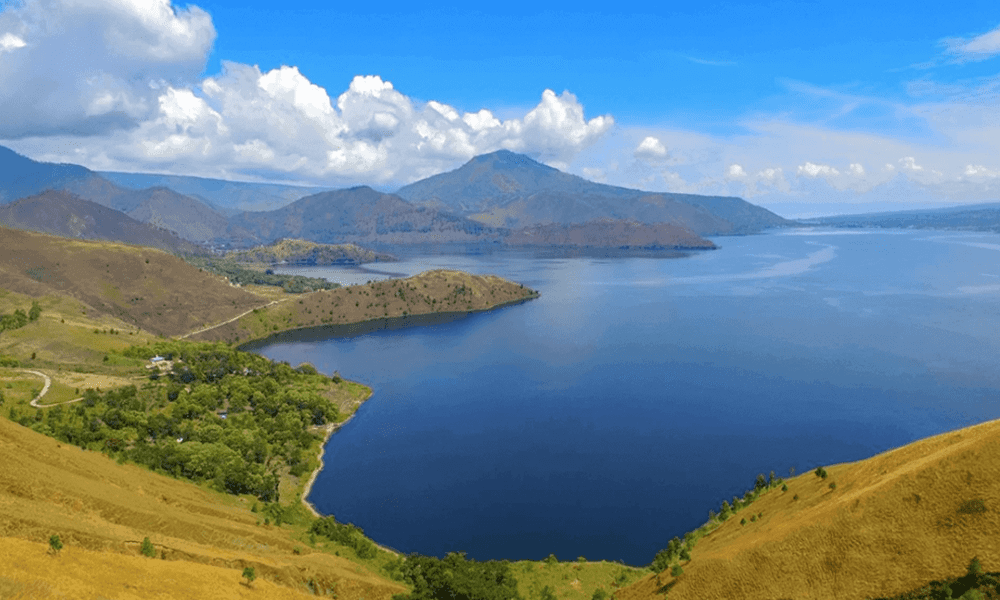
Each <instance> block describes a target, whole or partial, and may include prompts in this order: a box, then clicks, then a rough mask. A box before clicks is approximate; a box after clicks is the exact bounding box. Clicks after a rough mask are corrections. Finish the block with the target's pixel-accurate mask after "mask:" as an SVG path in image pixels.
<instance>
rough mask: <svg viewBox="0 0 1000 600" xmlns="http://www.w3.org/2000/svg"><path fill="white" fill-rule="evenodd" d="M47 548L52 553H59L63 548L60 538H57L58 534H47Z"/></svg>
mask: <svg viewBox="0 0 1000 600" xmlns="http://www.w3.org/2000/svg"><path fill="white" fill-rule="evenodd" d="M49 549H51V550H52V552H53V553H54V554H59V551H60V550H62V549H63V543H62V540H60V539H59V536H58V535H55V534H52V535H51V536H49Z"/></svg>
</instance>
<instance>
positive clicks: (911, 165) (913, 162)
mask: <svg viewBox="0 0 1000 600" xmlns="http://www.w3.org/2000/svg"><path fill="white" fill-rule="evenodd" d="M898 162H899V164H900V165H902V168H903V169H905V170H907V171H923V170H924V168H923V167H922V166H920V165H918V164H917V159H915V158H913V157H912V156H904V157H903V158H901V159H899V161H898Z"/></svg>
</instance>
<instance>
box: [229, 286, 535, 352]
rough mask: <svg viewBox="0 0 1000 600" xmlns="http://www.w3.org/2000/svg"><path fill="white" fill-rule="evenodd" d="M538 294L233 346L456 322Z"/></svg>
mask: <svg viewBox="0 0 1000 600" xmlns="http://www.w3.org/2000/svg"><path fill="white" fill-rule="evenodd" d="M539 297H541V294H540V293H538V292H535V293H534V294H532V295H530V296H525V297H523V298H516V299H514V300H508V301H506V302H499V303H497V304H494V305H492V306H490V307H488V308H476V309H472V310H454V311H441V312H426V313H416V314H410V315H406V316H402V315H397V316H391V317H375V318H373V319H366V320H364V321H351V322H349V323H327V324H325V325H307V326H305V327H292V328H289V329H283V330H281V331H277V332H274V333H269V334H268V335H267V336H266V337H260V338H250V339H248V340H246V341H245V342H238V343H236V344H235V345H234V347H235V348H236V349H237V350H240V351H242V352H256V351H257V350H258V349H259V348H261V347H264V346H267V345H270V344H274V343H282V341H283V339H282V338H291V339H294V340H295V341H301V340H302V339H307V340H309V341H319V340H326V339H334V338H349V337H355V336H358V335H364V334H366V333H372V332H374V331H381V330H383V329H397V328H399V329H402V328H408V327H420V326H422V325H428V324H438V323H445V322H450V321H455V320H458V319H464V318H466V317H468V316H471V315H474V314H479V313H487V312H490V311H493V310H497V309H501V308H507V307H510V306H516V305H518V304H523V303H525V302H528V301H530V300H536V299H538V298H539Z"/></svg>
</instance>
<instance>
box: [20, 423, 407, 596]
mask: <svg viewBox="0 0 1000 600" xmlns="http://www.w3.org/2000/svg"><path fill="white" fill-rule="evenodd" d="M0 464H2V465H4V467H3V476H2V477H0V565H3V567H2V569H0V598H4V599H5V600H6V599H7V598H32V599H39V600H43V599H47V598H122V599H125V598H162V599H173V598H177V599H181V598H183V599H193V598H212V599H226V598H281V599H283V598H306V597H315V596H312V594H311V593H310V591H309V588H308V584H309V581H310V580H311V581H312V582H313V585H314V586H315V588H316V589H320V590H333V589H335V590H336V593H337V597H339V598H341V599H345V598H362V597H363V598H366V599H369V600H370V599H388V598H390V597H391V596H392V594H394V593H399V592H401V591H404V590H403V588H402V586H400V585H399V584H397V583H394V582H392V581H389V580H387V579H385V578H383V577H380V576H378V575H376V574H374V573H372V572H370V571H368V570H366V569H365V568H364V567H363V566H361V565H358V564H357V563H353V562H349V561H348V560H347V559H342V558H340V557H337V556H331V555H329V554H325V553H322V552H317V551H314V550H312V549H311V548H309V547H308V546H307V545H303V544H298V545H299V546H300V547H301V548H303V551H302V554H300V555H297V554H294V553H293V548H294V547H295V546H296V544H295V542H294V541H293V540H292V539H290V536H289V534H288V531H287V530H285V529H280V528H273V527H261V526H258V525H257V524H256V522H257V521H256V520H257V515H256V514H254V513H252V512H250V510H249V509H248V508H247V501H246V500H244V499H240V498H235V497H231V496H224V495H221V494H218V493H214V492H210V491H206V490H204V489H201V488H199V487H197V486H194V485H192V484H189V483H184V482H180V481H176V480H174V479H170V478H168V477H164V476H161V475H157V474H155V473H151V472H149V471H147V470H146V469H144V468H141V467H136V466H132V465H118V464H116V463H115V462H113V461H112V460H110V459H108V458H107V457H106V456H104V455H102V454H97V453H92V452H86V451H83V450H81V449H80V448H77V447H70V446H67V445H62V444H60V443H59V442H57V441H56V440H53V439H51V438H48V437H45V436H42V435H40V434H37V433H34V432H32V431H31V430H29V429H26V428H23V427H20V426H19V425H16V424H14V423H11V422H10V421H7V420H5V419H0ZM52 534H58V535H59V536H60V537H61V539H62V541H63V543H64V545H65V548H64V549H63V550H62V552H61V553H60V555H59V556H51V555H49V554H48V553H47V550H48V543H47V541H48V538H49V536H50V535H52ZM146 536H149V538H150V539H151V541H152V542H153V544H154V547H155V549H156V552H157V558H155V559H151V558H146V557H144V556H141V555H140V553H139V546H140V543H141V541H142V539H143V538H144V537H146ZM246 566H252V567H254V569H255V570H256V573H257V580H256V581H255V582H254V583H253V586H252V587H251V588H248V587H246V586H244V585H241V584H240V579H241V574H242V572H243V568H244V567H246Z"/></svg>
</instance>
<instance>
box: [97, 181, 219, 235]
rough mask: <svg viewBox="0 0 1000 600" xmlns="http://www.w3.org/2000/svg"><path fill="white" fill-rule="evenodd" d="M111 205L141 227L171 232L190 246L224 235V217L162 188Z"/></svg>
mask: <svg viewBox="0 0 1000 600" xmlns="http://www.w3.org/2000/svg"><path fill="white" fill-rule="evenodd" d="M110 201H111V203H112V205H113V206H114V207H115V208H117V209H118V210H121V211H122V212H124V213H125V214H127V215H128V216H130V217H132V218H133V219H135V220H137V221H141V222H143V223H149V224H151V225H156V226H157V227H163V228H164V229H169V230H170V231H174V232H176V233H177V235H179V236H180V237H182V238H184V239H186V240H191V241H193V242H210V241H212V240H214V239H216V238H219V237H222V236H224V235H225V233H226V227H227V225H228V221H227V219H226V216H225V215H223V214H222V213H220V212H219V211H216V210H213V209H212V208H211V207H209V206H208V205H207V204H205V203H204V202H201V201H200V200H198V199H196V198H192V197H191V196H185V195H183V194H178V193H177V192H175V191H174V190H171V189H169V188H165V187H153V188H147V189H143V190H134V191H126V192H124V193H122V194H120V195H118V196H115V197H113V198H111V199H110Z"/></svg>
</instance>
